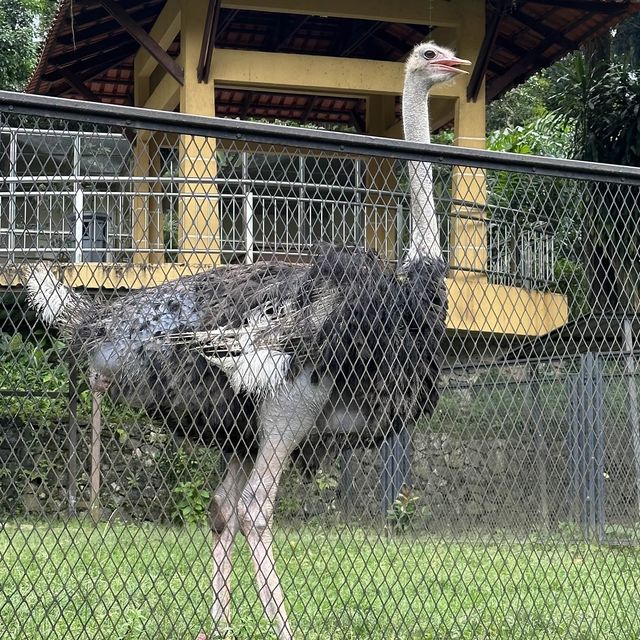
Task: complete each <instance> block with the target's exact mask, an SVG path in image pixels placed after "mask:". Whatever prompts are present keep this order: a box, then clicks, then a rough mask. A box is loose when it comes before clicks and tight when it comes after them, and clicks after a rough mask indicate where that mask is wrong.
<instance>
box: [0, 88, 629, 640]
mask: <svg viewBox="0 0 640 640" xmlns="http://www.w3.org/2000/svg"><path fill="white" fill-rule="evenodd" d="M0 103H1V111H2V119H1V121H0V143H1V147H0V148H1V152H0V167H1V187H0V231H1V235H0V253H1V254H2V265H3V266H2V269H1V270H0V279H1V280H0V284H1V285H2V296H3V307H2V311H1V312H2V334H1V336H0V338H1V339H0V353H1V354H2V359H1V364H0V398H1V400H0V460H1V463H2V464H1V467H0V514H1V521H2V524H1V525H0V592H1V593H2V598H1V599H0V628H1V629H2V632H1V633H0V635H1V636H2V638H16V639H17V638H47V639H53V638H60V639H61V638H85V637H86V638H92V639H94V638H149V639H151V638H153V639H154V640H156V639H161V638H166V639H169V638H171V639H177V638H181V639H182V638H184V639H187V638H189V639H193V638H196V637H198V636H199V634H201V635H200V636H199V637H201V638H202V637H203V636H204V635H206V637H207V638H209V639H211V638H217V637H223V636H225V634H226V636H225V637H233V638H262V637H265V638H267V637H279V638H289V637H291V635H293V636H295V637H296V638H300V639H301V638H309V639H311V638H318V639H320V638H322V639H328V638H337V637H345V638H385V639H392V638H393V639H395V638H403V639H422V638H424V639H427V638H434V639H435V638H487V639H488V638H554V639H555V638H581V639H582V638H594V639H595V638H598V639H600V638H612V639H613V638H616V639H617V638H637V637H640V561H639V556H638V545H639V544H640V511H639V509H640V415H639V407H638V370H637V366H636V361H637V359H638V357H639V356H640V347H639V342H638V340H639V335H640V318H639V315H638V309H639V305H640V298H639V284H638V283H639V282H640V277H639V276H640V273H639V260H638V253H637V252H638V246H639V245H640V218H639V217H638V207H637V201H638V196H639V195H640V171H638V170H635V169H630V168H613V167H599V166H597V165H592V164H585V163H576V162H569V161H561V160H544V159H528V158H525V157H517V158H513V157H511V156H506V155H504V154H492V153H488V152H481V151H472V150H465V149H457V148H444V147H428V146H426V147H425V146H419V145H417V144H415V143H414V144H411V143H403V142H397V141H392V140H377V139H372V138H364V137H359V136H354V135H348V134H335V133H328V132H324V131H317V130H305V129H289V128H282V127H273V126H269V125H262V124H257V123H256V124H252V123H245V122H234V121H223V120H214V119H206V118H198V117H191V116H184V115H181V114H175V113H166V114H164V113H157V112H148V111H142V110H136V109H115V108H114V107H112V106H108V107H107V106H99V105H98V106H90V105H86V104H81V103H69V102H67V101H63V100H56V99H52V100H50V99H43V98H37V97H28V96H16V95H13V94H2V95H0ZM433 220H435V221H437V228H436V227H435V225H433V224H432V221H433ZM430 230H431V231H433V233H431V231H430ZM423 233H426V234H427V237H428V239H429V240H430V242H431V243H432V244H430V243H427V242H426V241H425V238H424V237H422V238H421V237H420V234H423ZM429 233H431V236H429ZM440 252H441V254H442V256H443V258H442V260H443V262H442V264H443V265H444V266H445V268H444V269H441V267H440V264H441V263H440V258H439V254H440ZM444 287H446V293H445V289H444ZM445 312H446V321H445V320H444V318H445ZM438 396H439V399H438ZM289 459H292V463H291V464H289V463H288V460H289ZM232 545H233V546H234V550H235V551H234V554H233V557H232V555H231V549H232ZM256 583H257V585H258V588H257V589H256ZM265 613H266V615H265Z"/></svg>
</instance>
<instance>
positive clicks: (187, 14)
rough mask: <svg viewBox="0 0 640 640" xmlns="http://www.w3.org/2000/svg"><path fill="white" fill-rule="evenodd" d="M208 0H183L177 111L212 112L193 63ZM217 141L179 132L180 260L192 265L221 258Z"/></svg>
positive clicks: (208, 88)
mask: <svg viewBox="0 0 640 640" xmlns="http://www.w3.org/2000/svg"><path fill="white" fill-rule="evenodd" d="M207 5H208V2H207V0H182V2H181V24H180V55H181V58H182V64H183V67H184V86H182V87H181V89H180V111H182V112H183V113H191V114H197V115H206V116H212V115H215V94H214V86H213V82H212V81H210V79H209V78H207V79H206V81H205V82H201V83H199V82H198V79H197V75H196V74H197V67H198V60H199V56H200V47H201V44H202V35H203V31H204V25H205V17H206V14H207ZM215 152H216V140H215V139H214V138H207V137H203V136H186V135H185V136H181V137H180V176H181V180H182V183H181V187H180V228H179V234H178V242H179V246H180V261H181V262H185V263H187V264H189V265H190V266H192V269H193V270H197V268H198V267H199V266H201V265H207V266H209V265H212V264H216V263H218V262H219V260H220V241H219V215H218V191H217V189H216V186H215V184H214V183H213V180H214V178H215V176H216V172H217V163H216V156H215Z"/></svg>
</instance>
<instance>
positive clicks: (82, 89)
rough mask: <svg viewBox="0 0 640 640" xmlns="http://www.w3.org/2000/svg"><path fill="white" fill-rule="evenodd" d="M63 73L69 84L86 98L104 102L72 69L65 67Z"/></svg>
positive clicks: (91, 100)
mask: <svg viewBox="0 0 640 640" xmlns="http://www.w3.org/2000/svg"><path fill="white" fill-rule="evenodd" d="M61 73H62V77H63V78H64V79H65V80H66V81H67V83H68V84H69V86H70V87H71V88H72V89H74V90H75V91H77V92H78V93H79V94H80V95H81V96H82V97H83V98H84V99H85V100H89V102H102V100H101V99H100V98H99V97H98V96H97V95H96V94H95V93H94V92H93V91H91V89H89V87H87V85H86V84H85V83H84V82H83V81H82V79H81V78H80V77H79V76H77V75H76V74H75V73H73V71H71V69H63V70H62V71H61Z"/></svg>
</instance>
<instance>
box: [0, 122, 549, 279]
mask: <svg viewBox="0 0 640 640" xmlns="http://www.w3.org/2000/svg"><path fill="white" fill-rule="evenodd" d="M0 141H2V144H3V148H2V150H0V155H1V156H2V158H3V160H4V161H3V163H2V164H3V167H2V184H1V185H0V212H2V215H1V216H0V257H1V258H3V259H5V260H13V261H15V260H17V259H21V258H23V257H28V256H32V257H35V256H39V257H42V256H46V257H47V258H49V259H54V260H61V261H64V262H72V263H76V264H81V263H85V262H87V263H94V262H107V263H119V262H123V263H130V262H133V261H134V260H135V256H136V254H138V253H139V252H140V251H141V247H140V246H139V245H137V244H136V241H135V239H134V238H133V237H132V233H133V229H134V228H135V227H136V225H138V224H140V222H139V219H140V218H144V217H146V218H148V216H149V213H148V212H147V211H141V210H140V207H138V209H137V210H136V207H135V198H136V197H137V196H139V195H140V192H141V190H147V189H149V185H150V184H153V189H152V191H154V192H155V195H153V194H152V195H150V197H153V198H156V199H157V201H158V202H157V204H156V206H155V212H156V213H155V215H156V216H157V220H156V221H155V224H156V225H157V226H160V227H162V237H160V238H158V239H157V241H156V246H154V247H153V249H154V251H155V252H156V253H157V254H159V255H161V256H162V260H163V261H169V262H171V261H174V262H175V261H177V260H179V259H180V247H179V239H178V233H177V232H178V229H179V226H180V211H179V207H180V198H181V189H182V188H183V187H184V185H186V184H188V183H189V180H188V179H185V178H183V177H181V176H180V168H179V163H178V161H177V155H178V148H177V146H175V144H174V146H171V147H167V148H165V149H163V153H162V156H161V164H160V166H159V167H157V168H156V170H155V173H154V175H140V174H139V172H138V175H136V174H135V173H136V168H135V146H134V144H133V143H132V142H130V141H129V140H128V139H127V138H126V136H124V135H122V134H115V133H104V132H102V133H95V134H94V133H93V132H92V133H90V134H89V133H86V132H85V133H83V132H82V131H72V132H69V131H57V130H51V131H49V130H48V131H46V132H42V131H37V130H33V129H31V130H30V129H28V128H27V129H18V128H12V127H10V126H4V127H2V128H1V129H0ZM220 155H221V161H220V162H219V163H218V170H217V175H216V176H214V177H209V178H204V177H201V178H199V179H198V184H199V185H200V186H202V187H203V191H204V193H203V194H202V195H201V196H200V197H202V198H205V197H206V198H207V199H210V200H216V201H217V210H218V215H219V218H220V224H219V231H218V237H217V238H216V244H217V245H218V246H219V247H220V250H221V252H222V255H223V256H224V259H226V260H232V261H236V260H238V259H240V260H252V259H254V257H257V256H263V257H266V256H283V255H290V254H292V253H297V254H299V255H300V256H301V257H304V256H305V255H306V254H307V253H308V250H309V247H311V246H313V245H314V244H316V243H318V242H330V243H338V244H349V245H355V246H366V245H367V236H366V229H365V228H366V224H367V223H366V220H367V219H373V218H376V217H378V218H379V219H381V220H384V219H388V218H394V219H395V238H389V239H388V241H385V242H383V243H382V244H383V246H378V247H377V248H378V249H379V250H382V251H383V253H385V254H386V255H388V256H390V257H392V256H393V255H394V254H395V255H402V252H403V250H404V247H403V238H404V236H405V235H406V233H408V228H407V225H408V224H410V216H409V212H408V202H407V193H406V189H403V188H398V187H399V185H401V184H403V183H404V184H406V178H403V176H402V175H399V180H398V183H397V186H396V188H389V187H387V186H385V187H384V188H376V187H375V185H367V184H365V176H366V169H363V165H362V161H361V160H357V159H353V160H347V162H350V166H349V167H344V166H341V167H339V171H340V173H341V175H340V176H338V175H333V176H332V175H331V166H330V163H328V162H327V161H326V160H325V159H324V158H323V157H322V156H308V155H306V156H302V155H299V156H295V155H290V154H280V155H278V154H251V153H250V152H247V151H244V152H241V153H240V152H235V153H234V152H233V151H231V152H224V151H223V152H222V153H221V154H220ZM323 163H324V164H323ZM282 165H286V166H285V173H287V174H288V175H285V176H277V175H275V174H276V173H278V170H282ZM52 167H53V168H52ZM36 168H37V169H41V172H38V171H34V169H36ZM395 170H396V171H397V172H398V173H399V174H401V173H402V171H403V169H402V167H399V168H396V169H395ZM314 173H315V174H319V175H316V179H315V180H314ZM341 180H342V184H341V183H340V181H341ZM205 194H206V195H205ZM490 200H491V194H490V195H489V201H490ZM461 205H462V207H463V209H464V208H467V207H468V206H469V205H471V206H472V207H473V208H474V209H475V213H474V214H473V215H472V216H471V215H469V214H465V213H464V211H463V210H461V209H460V206H461ZM436 207H437V211H438V216H439V219H440V225H441V228H442V234H441V235H442V244H443V251H444V254H445V255H447V256H448V255H449V241H450V237H451V232H450V229H451V228H452V227H453V226H454V222H453V221H454V220H460V221H464V220H471V219H472V218H474V219H477V218H478V217H480V218H481V219H482V220H484V221H485V222H486V224H487V239H486V242H487V245H488V246H487V252H486V253H487V260H486V264H485V265H484V266H482V267H480V268H478V269H477V271H479V272H484V273H486V274H487V275H488V276H489V278H490V279H491V280H492V281H493V282H495V283H498V284H508V285H512V286H525V287H528V288H531V287H533V288H547V287H550V286H553V285H554V282H555V277H554V272H553V262H554V248H553V245H554V234H553V224H552V222H551V221H547V222H543V220H542V219H541V216H540V215H536V214H535V213H534V214H531V213H528V214H526V215H523V212H522V211H517V210H511V209H508V208H505V207H498V206H494V205H478V204H475V203H466V202H463V201H460V200H455V199H454V198H453V197H452V196H451V195H450V194H449V195H446V194H442V195H440V196H439V197H438V198H437V199H436ZM276 209H277V215H275V214H274V211H275V210H276ZM531 217H534V218H536V221H535V222H534V223H531V222H529V221H528V219H529V218H531ZM146 224H149V221H148V220H147V222H146ZM457 269H459V270H460V269H461V270H473V269H472V268H470V267H457Z"/></svg>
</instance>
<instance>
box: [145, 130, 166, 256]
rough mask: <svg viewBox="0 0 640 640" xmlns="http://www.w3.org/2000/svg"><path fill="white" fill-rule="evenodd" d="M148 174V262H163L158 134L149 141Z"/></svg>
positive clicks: (160, 161)
mask: <svg viewBox="0 0 640 640" xmlns="http://www.w3.org/2000/svg"><path fill="white" fill-rule="evenodd" d="M149 170H150V171H149V173H150V176H151V177H152V179H153V182H152V185H151V189H150V193H149V262H150V263H151V264H162V263H163V262H164V214H163V212H162V184H161V183H160V181H159V180H158V177H159V176H160V175H162V158H161V156H160V147H159V145H158V134H156V135H154V136H151V138H150V140H149Z"/></svg>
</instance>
